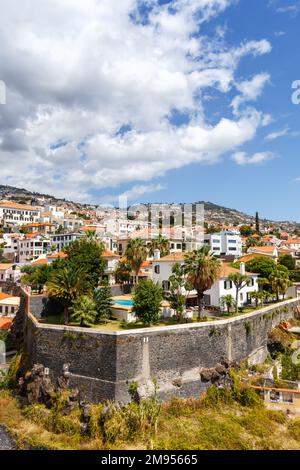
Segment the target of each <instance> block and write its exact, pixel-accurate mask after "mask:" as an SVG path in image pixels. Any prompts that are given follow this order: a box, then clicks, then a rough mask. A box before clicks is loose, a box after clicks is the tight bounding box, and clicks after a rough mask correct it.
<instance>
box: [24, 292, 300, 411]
mask: <svg viewBox="0 0 300 470" xmlns="http://www.w3.org/2000/svg"><path fill="white" fill-rule="evenodd" d="M298 304H299V302H298V300H289V301H286V302H282V303H281V304H278V305H277V306H272V307H267V308H264V309H262V310H260V311H256V312H254V313H251V314H246V315H242V316H239V317H234V318H230V319H226V320H221V321H216V322H205V323H198V324H195V323H194V324H186V325H175V326H168V327H162V328H158V327H155V328H145V329H138V330H127V331H118V332H109V331H105V332H104V331H102V332H101V331H100V330H95V329H84V328H74V327H60V326H54V325H43V324H40V323H38V322H37V320H36V319H35V318H34V317H33V315H31V314H30V313H28V314H27V316H26V319H27V320H26V330H25V338H26V344H27V350H28V353H29V357H30V362H31V364H33V363H41V364H43V365H44V366H45V367H49V368H50V370H51V372H52V373H53V374H54V376H58V375H59V374H60V373H61V371H62V368H63V365H64V364H69V371H70V380H71V385H72V386H77V387H79V388H80V389H81V390H82V391H83V393H84V394H85V395H86V396H87V397H88V398H89V399H90V400H93V401H103V400H107V399H115V400H117V401H121V402H127V401H128V400H129V386H130V383H131V382H133V381H137V382H138V383H140V384H146V385H147V384H149V383H150V382H151V383H152V380H153V379H156V381H157V384H158V387H159V388H158V393H159V395H160V396H161V397H163V398H165V397H167V396H170V395H174V394H175V395H181V396H191V395H194V396H197V395H199V393H200V392H201V391H202V390H203V389H204V388H205V387H206V385H205V384H204V383H202V382H201V379H200V369H201V368H202V367H204V368H210V367H213V366H215V365H216V363H218V362H220V360H221V359H227V360H229V361H241V360H242V359H245V358H247V357H251V362H252V363H255V361H256V360H257V359H256V358H259V360H260V361H262V360H264V358H265V357H266V354H267V336H268V332H269V331H270V330H271V329H272V328H273V327H275V326H276V325H278V324H279V323H280V322H281V321H282V320H288V319H290V318H291V317H293V316H294V314H295V312H296V310H297V306H298ZM22 305H27V306H32V303H31V302H29V303H28V302H27V304H26V303H25V302H23V303H22Z"/></svg>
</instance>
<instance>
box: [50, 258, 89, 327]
mask: <svg viewBox="0 0 300 470" xmlns="http://www.w3.org/2000/svg"><path fill="white" fill-rule="evenodd" d="M47 291H48V293H49V295H50V296H51V297H54V298H55V299H56V300H58V301H59V302H60V303H61V304H62V305H63V307H64V318H65V323H66V324H68V323H69V313H70V312H69V310H70V307H71V305H72V303H73V301H74V300H75V299H76V297H78V296H79V295H82V294H86V293H87V291H88V287H87V283H86V279H85V275H84V272H83V271H82V269H80V268H78V267H77V269H75V268H74V267H73V266H71V265H68V266H65V267H62V268H61V269H57V270H55V271H54V272H53V273H52V275H51V277H50V279H49V281H48V282H47Z"/></svg>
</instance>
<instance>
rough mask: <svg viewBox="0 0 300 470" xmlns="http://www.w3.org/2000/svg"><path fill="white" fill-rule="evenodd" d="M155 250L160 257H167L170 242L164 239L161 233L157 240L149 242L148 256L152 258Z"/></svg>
mask: <svg viewBox="0 0 300 470" xmlns="http://www.w3.org/2000/svg"><path fill="white" fill-rule="evenodd" d="M155 250H159V251H160V255H161V256H167V255H168V254H169V253H170V242H169V240H168V239H167V238H166V237H163V236H162V234H161V233H160V234H159V236H158V237H157V238H154V239H153V240H151V244H150V246H149V255H150V256H153V255H154V251H155Z"/></svg>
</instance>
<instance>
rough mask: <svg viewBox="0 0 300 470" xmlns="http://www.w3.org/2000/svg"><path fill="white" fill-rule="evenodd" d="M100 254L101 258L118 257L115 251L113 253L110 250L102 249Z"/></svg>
mask: <svg viewBox="0 0 300 470" xmlns="http://www.w3.org/2000/svg"><path fill="white" fill-rule="evenodd" d="M102 256H103V258H120V256H119V255H118V254H117V253H113V252H112V251H104V252H103V253H102Z"/></svg>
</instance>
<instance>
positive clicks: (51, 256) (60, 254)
mask: <svg viewBox="0 0 300 470" xmlns="http://www.w3.org/2000/svg"><path fill="white" fill-rule="evenodd" d="M67 256H68V255H67V254H66V253H64V252H63V251H60V252H59V253H53V254H51V255H47V258H48V259H57V258H67Z"/></svg>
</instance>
